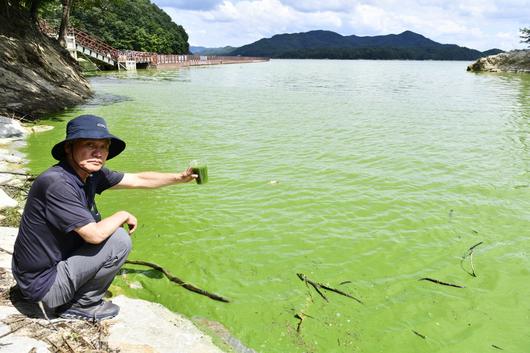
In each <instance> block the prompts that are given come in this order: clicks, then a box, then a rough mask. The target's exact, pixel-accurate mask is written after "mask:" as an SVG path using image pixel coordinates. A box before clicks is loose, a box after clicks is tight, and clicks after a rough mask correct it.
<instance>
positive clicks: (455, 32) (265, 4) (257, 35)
mask: <svg viewBox="0 0 530 353" xmlns="http://www.w3.org/2000/svg"><path fill="white" fill-rule="evenodd" d="M151 1H152V2H154V3H155V4H157V5H158V7H160V8H161V9H162V10H164V11H165V12H166V13H167V14H168V15H169V16H170V17H171V18H172V20H173V22H175V23H177V24H179V25H182V26H183V27H184V29H185V30H186V32H187V33H188V36H189V40H188V42H189V43H190V45H192V46H204V47H209V48H213V47H224V46H227V45H230V46H235V47H239V46H242V45H245V44H250V43H253V42H255V41H257V40H259V39H262V38H270V37H272V36H273V35H275V34H282V33H298V32H307V31H311V30H319V29H322V30H329V31H333V32H337V33H339V34H342V35H345V36H347V35H352V34H354V35H358V36H375V35H386V34H399V33H401V32H403V31H406V30H410V31H413V32H416V33H419V34H421V35H423V36H425V37H427V38H429V39H432V40H434V41H436V42H439V43H443V44H457V45H460V46H464V47H468V48H472V49H478V50H481V51H484V50H488V49H492V48H499V49H502V50H512V49H524V48H526V47H527V45H526V44H523V43H520V37H519V35H520V32H519V29H520V28H523V27H526V28H530V0H459V1H453V0H363V1H353V0H151Z"/></svg>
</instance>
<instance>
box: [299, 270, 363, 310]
mask: <svg viewBox="0 0 530 353" xmlns="http://www.w3.org/2000/svg"><path fill="white" fill-rule="evenodd" d="M296 275H297V276H298V278H300V280H301V281H304V282H305V284H306V285H307V284H308V283H309V284H310V285H311V286H312V287H313V288H315V290H316V291H317V293H318V294H320V296H321V297H322V298H324V299H325V300H326V301H327V302H329V300H328V298H327V297H326V296H325V295H324V293H322V292H321V291H320V288H322V289H325V290H328V291H331V292H334V293H337V294H340V295H343V296H345V297H348V298H351V299H353V300H355V301H357V302H358V303H359V304H364V303H363V302H362V301H361V300H359V299H357V298H355V297H354V296H352V295H350V294H348V293H345V292H343V291H341V290H338V289H335V288H332V287H329V286H327V285H325V284H322V283H318V282H314V281H312V280H310V279H309V278H307V276H306V275H304V274H303V273H297V274H296Z"/></svg>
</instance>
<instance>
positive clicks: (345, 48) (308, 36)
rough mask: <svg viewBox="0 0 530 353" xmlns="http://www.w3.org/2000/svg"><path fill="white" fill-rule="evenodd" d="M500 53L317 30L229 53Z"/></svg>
mask: <svg viewBox="0 0 530 353" xmlns="http://www.w3.org/2000/svg"><path fill="white" fill-rule="evenodd" d="M500 52H502V51H501V50H499V49H491V50H488V51H487V52H484V53H483V52H480V51H478V50H474V49H468V48H465V47H460V46H458V45H455V44H440V43H437V42H435V41H432V40H430V39H428V38H425V37H424V36H422V35H420V34H417V33H414V32H411V31H405V32H403V33H400V34H389V35H381V36H367V37H359V36H355V35H351V36H342V35H340V34H338V33H335V32H331V31H321V30H320V31H310V32H305V33H294V34H279V35H275V36H273V37H272V38H264V39H260V40H258V41H257V42H254V43H252V44H248V45H245V46H242V47H240V48H237V49H236V50H234V51H232V52H231V53H230V55H242V56H267V57H272V58H297V59H302V58H314V59H408V60H475V59H477V58H479V57H482V56H484V55H485V53H488V55H491V54H496V53H500Z"/></svg>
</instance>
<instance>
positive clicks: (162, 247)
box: [28, 60, 530, 353]
mask: <svg viewBox="0 0 530 353" xmlns="http://www.w3.org/2000/svg"><path fill="white" fill-rule="evenodd" d="M467 64H468V63H465V62H414V61H330V60H325V61H312V60H306V61H289V60H274V61H271V62H268V63H260V64H243V65H224V66H212V67H206V68H188V69H182V70H174V71H144V72H142V71H138V72H137V73H123V72H122V73H109V74H105V75H100V76H97V77H94V78H92V79H91V83H92V86H93V88H94V90H95V92H96V98H95V99H94V100H93V101H91V102H90V103H89V104H87V105H85V106H81V107H78V108H77V109H75V110H73V111H68V112H65V113H64V114H62V115H59V116H55V117H58V118H59V119H60V120H59V121H46V122H44V123H50V124H52V125H55V126H56V127H57V129H55V130H54V131H51V132H49V133H42V134H39V135H36V136H33V137H32V138H31V139H30V144H29V148H28V153H29V158H30V159H31V160H32V162H31V164H30V167H31V169H32V171H33V172H35V173H37V172H40V171H42V170H44V169H45V168H46V167H47V166H48V165H50V164H51V163H52V159H51V156H50V154H49V150H50V149H51V147H52V145H53V144H54V143H55V142H56V141H59V140H60V139H62V137H63V136H64V126H65V121H66V120H68V119H70V118H72V117H74V116H76V115H79V114H81V113H91V114H99V115H102V116H104V117H105V118H106V119H107V121H108V123H109V126H110V128H111V131H112V132H113V133H115V134H116V135H118V136H120V137H121V138H123V139H124V140H126V141H127V143H128V146H127V149H126V151H125V152H124V153H123V154H122V155H120V157H118V158H116V159H115V160H112V161H110V162H109V163H108V166H109V167H110V168H113V169H116V170H120V171H128V172H135V171H142V170H164V171H181V170H183V169H184V168H185V167H186V166H187V165H188V163H189V161H191V160H194V159H207V160H208V169H209V172H208V173H209V182H208V183H207V184H204V185H197V184H196V183H190V184H187V185H177V186H174V187H169V188H165V189H160V190H151V191H146V190H138V191H136V190H135V191H130V190H129V191H123V190H119V191H109V192H106V193H105V194H104V195H102V196H100V197H99V199H98V206H99V209H100V211H102V213H104V214H105V213H106V214H110V213H112V212H115V211H117V210H120V209H125V210H127V211H130V212H132V213H133V214H135V215H136V216H137V217H138V219H139V222H140V227H139V229H138V231H137V232H136V233H135V234H134V236H133V243H134V250H133V252H132V253H131V255H130V258H131V259H139V260H144V261H151V262H155V263H157V264H160V265H162V266H164V267H165V268H167V269H168V270H169V271H170V272H172V273H173V274H175V275H177V276H179V277H181V278H183V279H185V280H187V281H189V282H191V283H193V284H195V285H197V286H199V287H201V288H204V289H206V290H209V291H211V292H214V293H217V294H220V295H222V296H225V297H227V298H229V299H230V300H231V303H228V304H226V303H220V302H215V301H213V300H210V299H208V298H206V297H203V296H200V295H197V294H194V293H191V292H188V291H186V290H184V289H182V288H180V287H178V286H176V285H174V284H173V283H171V282H169V281H168V280H167V279H165V278H163V277H161V276H160V275H159V274H157V273H156V272H153V271H146V270H144V269H142V268H136V269H134V270H133V268H132V267H131V268H129V271H128V272H127V274H125V275H121V276H120V277H119V278H118V279H117V280H116V282H115V283H116V284H118V285H119V286H120V287H121V288H122V289H123V291H124V292H126V293H127V294H128V295H130V296H133V297H139V298H144V299H148V300H152V301H156V302H160V303H162V304H164V305H166V306H168V307H169V308H171V309H172V310H175V311H178V312H181V313H184V314H185V315H188V316H190V317H205V318H207V319H210V320H216V321H219V322H221V323H222V324H224V325H225V326H226V327H228V328H229V329H230V331H231V332H232V333H233V334H234V335H235V336H236V337H238V338H239V339H240V340H241V341H242V342H244V343H245V344H246V345H247V346H249V347H251V348H253V349H254V350H256V351H258V352H263V353H276V352H277V353H290V352H293V353H295V352H366V353H372V352H392V353H410V352H445V353H452V352H488V351H495V350H498V349H503V350H504V351H506V352H526V351H528V349H529V347H530V333H529V330H528V325H529V324H530V301H529V300H528V298H529V297H530V282H529V278H530V270H529V269H530V259H529V248H530V246H529V244H528V236H529V222H530V213H529V210H530V202H529V200H530V154H529V152H530V151H529V148H530V140H529V137H530V136H529V130H530V125H529V123H530V99H529V96H530V75H524V74H520V75H515V74H472V73H468V72H466V71H465V67H466V65H467ZM479 242H482V244H480V245H479V246H477V247H475V248H474V250H473V253H472V255H473V256H472V261H473V262H472V263H471V257H470V256H468V257H466V258H465V260H464V261H462V256H463V255H465V254H466V252H467V251H468V249H469V248H470V247H472V246H473V245H475V244H477V243H479ZM471 265H473V268H472V267H471ZM473 269H474V271H475V273H476V277H473V276H471V275H470V274H469V273H472V271H473ZM297 273H302V274H304V275H306V276H307V277H308V278H309V279H310V280H312V281H314V282H318V283H322V284H325V285H328V286H330V287H332V288H336V289H339V290H340V291H343V292H345V293H348V294H351V295H353V296H355V297H356V298H358V299H359V300H361V301H362V302H363V304H360V303H358V302H357V301H355V300H353V299H351V298H348V297H345V296H342V295H340V294H337V293H334V292H331V291H328V290H325V289H322V293H323V294H324V295H325V296H326V298H327V299H328V300H329V302H327V301H325V300H324V299H323V298H322V297H321V296H320V295H319V294H318V293H317V292H316V291H315V289H314V288H313V287H312V286H310V285H309V286H306V285H305V284H304V282H302V281H301V280H300V279H299V278H298V277H297ZM425 277H428V278H433V279H436V280H439V281H443V282H447V283H451V284H456V285H459V286H463V287H465V288H456V287H449V286H444V285H440V284H436V283H433V282H429V281H419V279H421V278H425ZM138 284H140V285H141V287H140V286H139V285H138ZM139 287H140V288H139ZM295 315H298V316H299V317H303V321H302V323H301V324H300V326H298V325H299V323H300V320H299V319H297V318H296V317H295Z"/></svg>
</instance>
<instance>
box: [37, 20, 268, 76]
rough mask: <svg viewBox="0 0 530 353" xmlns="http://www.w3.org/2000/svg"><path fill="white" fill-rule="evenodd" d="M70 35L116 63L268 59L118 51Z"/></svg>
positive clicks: (44, 27)
mask: <svg viewBox="0 0 530 353" xmlns="http://www.w3.org/2000/svg"><path fill="white" fill-rule="evenodd" d="M39 27H40V30H41V32H43V33H44V34H46V35H48V36H50V37H55V38H57V29H55V28H53V27H52V26H50V25H49V24H48V23H47V22H46V21H44V20H41V21H39ZM68 34H69V35H73V36H74V37H75V42H76V44H79V45H81V46H83V47H85V48H88V49H90V50H93V51H94V52H96V53H98V54H100V55H103V56H105V57H108V58H110V59H112V60H114V61H116V62H124V61H126V60H132V61H135V62H136V63H147V64H151V65H159V64H162V65H164V64H180V65H186V66H187V65H204V64H208V63H212V64H216V63H223V62H225V63H231V62H232V63H235V62H249V61H266V60H268V58H260V57H243V56H206V55H178V54H157V53H149V52H143V51H135V50H118V49H116V48H113V47H112V46H110V45H109V44H107V43H105V42H104V41H102V40H101V39H99V38H97V37H94V36H92V35H90V34H88V33H86V32H83V31H81V30H79V29H77V28H73V27H70V28H69V29H68Z"/></svg>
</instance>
